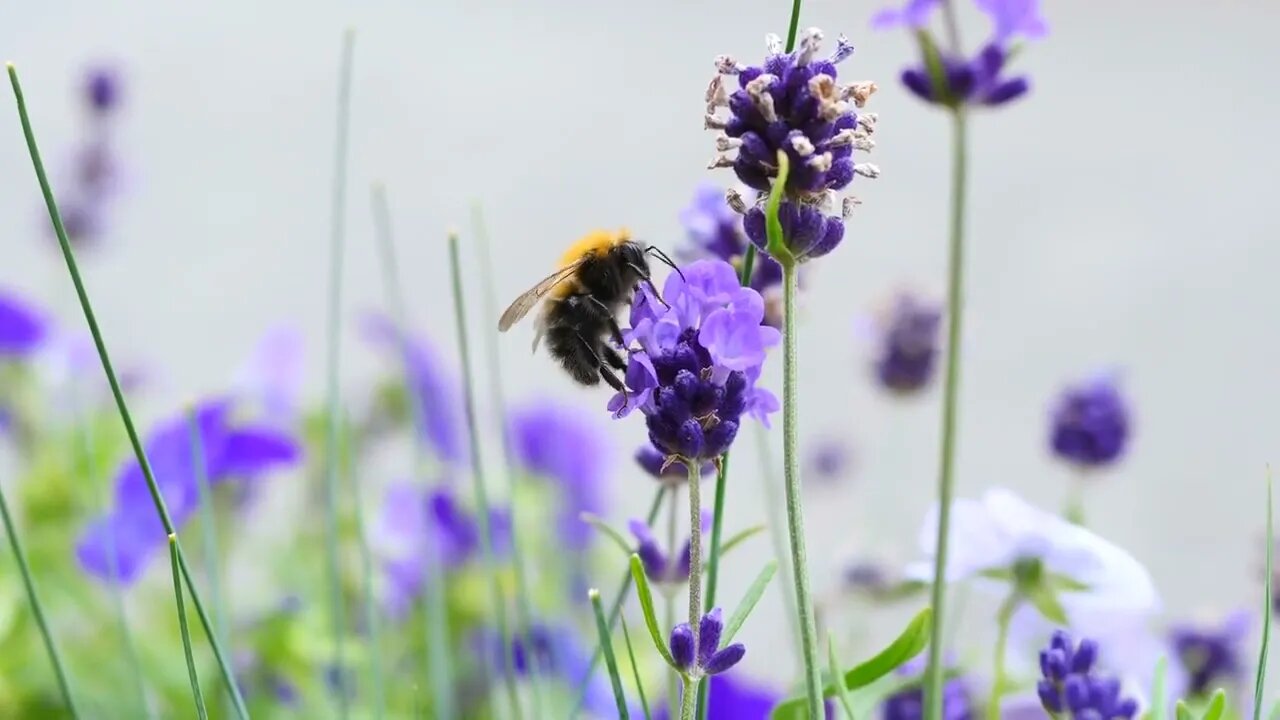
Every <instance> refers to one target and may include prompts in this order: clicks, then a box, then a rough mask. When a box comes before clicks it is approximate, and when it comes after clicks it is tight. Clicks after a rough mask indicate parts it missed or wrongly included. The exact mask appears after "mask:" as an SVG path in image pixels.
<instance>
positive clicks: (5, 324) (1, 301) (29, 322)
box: [0, 289, 49, 359]
mask: <svg viewBox="0 0 1280 720" xmlns="http://www.w3.org/2000/svg"><path fill="white" fill-rule="evenodd" d="M48 332H49V321H48V320H47V319H45V317H44V315H43V313H41V312H40V311H38V310H37V309H36V308H35V307H33V306H31V305H30V304H28V303H27V302H26V301H24V300H22V298H20V297H18V296H17V295H16V294H14V293H11V292H8V291H6V290H4V289H0V359H5V358H18V359H24V358H27V357H29V356H30V355H31V354H32V353H34V352H35V351H36V350H38V349H39V347H40V344H41V343H42V342H43V341H44V339H45V338H46V337H47V336H48Z"/></svg>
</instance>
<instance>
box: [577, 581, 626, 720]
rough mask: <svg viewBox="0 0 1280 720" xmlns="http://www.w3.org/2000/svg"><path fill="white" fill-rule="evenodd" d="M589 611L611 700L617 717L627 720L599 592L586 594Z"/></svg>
mask: <svg viewBox="0 0 1280 720" xmlns="http://www.w3.org/2000/svg"><path fill="white" fill-rule="evenodd" d="M587 594H588V596H590V598H591V609H592V611H593V612H595V616H596V632H597V633H598V634H599V635H600V649H601V650H603V651H604V664H605V667H607V668H609V682H610V684H612V685H613V699H614V701H616V702H617V704H618V717H619V718H622V719H623V720H629V719H630V717H631V715H630V713H628V712H627V694H626V692H624V691H623V689H622V676H620V675H619V674H618V660H617V658H615V657H614V656H613V640H612V639H611V638H610V637H609V623H608V622H607V621H605V619H604V606H603V605H601V604H600V591H599V590H596V589H595V588H592V589H591V590H590V591H589V592H588V593H587Z"/></svg>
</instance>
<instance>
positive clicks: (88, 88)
mask: <svg viewBox="0 0 1280 720" xmlns="http://www.w3.org/2000/svg"><path fill="white" fill-rule="evenodd" d="M122 85H123V83H122V82H121V80H120V75H119V73H118V72H117V71H116V70H115V69H113V68H110V67H106V66H97V67H92V68H90V69H89V71H88V72H87V73H85V78H84V100H85V106H86V107H87V108H88V109H89V111H90V112H93V113H98V114H106V113H110V112H113V111H115V110H117V109H118V108H119V107H120V98H121V95H122V94H123V90H122V87H121V86H122Z"/></svg>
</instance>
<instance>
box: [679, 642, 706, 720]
mask: <svg viewBox="0 0 1280 720" xmlns="http://www.w3.org/2000/svg"><path fill="white" fill-rule="evenodd" d="M693 645H694V647H697V646H698V643H697V631H696V630H695V631H694V643H693ZM699 680H700V678H699V677H697V676H696V675H687V676H685V678H684V693H683V694H682V695H681V701H680V720H694V716H695V714H696V713H697V712H698V686H699V685H700V684H701V683H699Z"/></svg>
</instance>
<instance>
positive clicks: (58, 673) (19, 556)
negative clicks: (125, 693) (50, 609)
mask: <svg viewBox="0 0 1280 720" xmlns="http://www.w3.org/2000/svg"><path fill="white" fill-rule="evenodd" d="M0 520H3V521H4V532H5V535H7V536H8V537H9V548H10V549H11V550H13V557H14V559H15V560H17V561H18V574H19V575H21V576H22V587H23V588H24V589H25V590H26V591H27V604H28V605H30V606H31V614H32V615H33V616H35V619H36V626H37V627H38V628H40V639H41V640H43V641H44V650H45V653H46V654H47V655H48V656H49V663H50V664H52V665H53V674H54V676H55V677H56V678H57V680H58V691H59V692H60V693H62V702H63V704H65V705H66V706H67V713H68V714H70V715H71V717H72V718H78V717H80V710H79V708H77V707H76V700H75V697H74V696H73V695H72V694H71V682H70V681H69V680H68V679H67V671H66V668H65V667H64V666H63V664H62V656H61V655H59V654H58V646H57V645H56V644H55V643H54V642H53V630H52V629H51V628H50V627H49V621H48V619H47V618H46V617H45V614H44V606H43V605H41V604H40V594H39V593H37V592H36V582H35V579H34V578H32V577H31V567H30V566H29V565H28V564H27V552H26V550H25V549H24V548H23V547H22V539H21V538H20V537H18V529H17V528H15V527H14V526H13V517H12V516H11V515H10V514H9V503H8V502H7V501H6V500H5V498H4V489H3V488H0Z"/></svg>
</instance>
